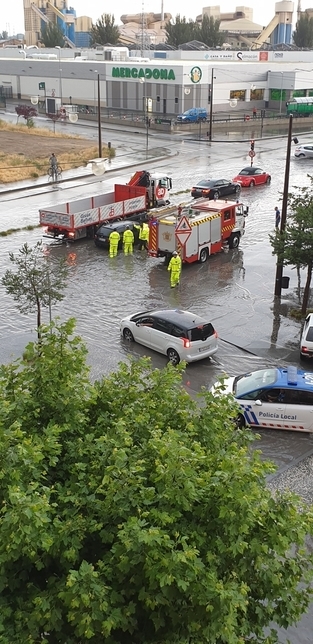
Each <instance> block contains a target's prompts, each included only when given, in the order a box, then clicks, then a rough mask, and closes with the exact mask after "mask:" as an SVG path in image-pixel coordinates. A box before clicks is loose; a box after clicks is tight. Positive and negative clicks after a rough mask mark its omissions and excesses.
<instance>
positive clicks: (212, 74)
mask: <svg viewBox="0 0 313 644" xmlns="http://www.w3.org/2000/svg"><path fill="white" fill-rule="evenodd" d="M213 84H214V69H213V67H212V72H211V86H210V121H209V141H212V136H213V95H214V94H213Z"/></svg>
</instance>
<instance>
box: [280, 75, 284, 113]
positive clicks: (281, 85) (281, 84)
mask: <svg viewBox="0 0 313 644" xmlns="http://www.w3.org/2000/svg"><path fill="white" fill-rule="evenodd" d="M279 73H280V75H281V81H280V97H279V115H281V108H282V100H283V80H284V76H283V72H279Z"/></svg>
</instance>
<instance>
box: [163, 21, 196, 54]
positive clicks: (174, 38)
mask: <svg viewBox="0 0 313 644" xmlns="http://www.w3.org/2000/svg"><path fill="white" fill-rule="evenodd" d="M195 29H196V25H195V23H194V22H193V21H192V20H189V21H188V22H187V20H186V18H185V17H183V18H181V17H180V15H179V14H178V15H177V16H176V18H175V22H174V23H172V22H170V21H169V22H167V23H166V24H165V27H164V30H165V32H166V43H167V44H168V45H171V46H172V47H176V49H177V48H178V47H179V45H182V44H183V43H185V42H189V41H190V40H194V38H195Z"/></svg>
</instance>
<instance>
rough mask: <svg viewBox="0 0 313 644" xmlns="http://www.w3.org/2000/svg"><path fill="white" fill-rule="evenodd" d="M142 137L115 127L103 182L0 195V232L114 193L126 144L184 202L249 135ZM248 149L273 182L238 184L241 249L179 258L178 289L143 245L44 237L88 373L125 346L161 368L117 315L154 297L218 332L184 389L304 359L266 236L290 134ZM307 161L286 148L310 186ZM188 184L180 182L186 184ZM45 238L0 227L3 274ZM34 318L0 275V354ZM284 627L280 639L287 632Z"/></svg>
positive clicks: (300, 450)
mask: <svg viewBox="0 0 313 644" xmlns="http://www.w3.org/2000/svg"><path fill="white" fill-rule="evenodd" d="M111 138H112V137H111ZM304 141H305V137H303V142H304ZM301 142H302V139H301ZM142 143H143V139H142V138H140V139H138V137H137V135H135V134H130V135H129V136H128V137H127V141H126V139H125V140H123V139H122V138H121V137H120V143H119V144H118V148H117V159H116V160H114V161H113V162H112V166H111V167H112V168H114V169H112V171H110V173H109V174H106V175H104V177H103V179H102V180H101V181H98V180H95V177H92V176H91V177H89V178H88V179H87V180H85V181H82V180H79V179H78V178H77V179H75V181H73V182H72V184H60V186H58V188H57V189H54V188H53V187H52V186H51V187H50V186H49V187H43V186H37V187H36V189H35V190H32V191H31V192H26V191H25V192H21V193H15V194H11V195H9V194H7V195H3V197H1V218H0V230H2V231H4V230H7V229H9V228H18V227H25V226H28V225H35V224H37V223H38V210H39V208H45V207H46V208H48V207H53V206H56V205H57V204H58V203H62V202H65V201H68V200H71V199H78V198H81V197H83V196H84V195H91V194H94V195H96V194H99V193H101V192H105V191H110V190H111V189H112V186H113V184H114V183H126V182H127V181H128V180H129V179H130V177H131V175H132V174H133V173H134V171H135V169H136V167H135V166H133V167H132V168H124V169H122V168H121V167H120V164H121V161H120V160H119V159H120V158H121V157H122V153H123V154H124V153H125V154H126V152H125V150H126V146H127V150H128V153H127V154H128V155H129V162H130V163H132V164H134V163H135V162H136V160H138V168H139V169H148V170H150V171H152V170H158V171H162V172H163V173H164V174H167V175H169V176H171V177H172V179H173V201H174V202H175V203H180V202H182V201H187V200H189V194H190V192H189V191H190V189H191V188H192V186H193V185H195V184H196V183H197V181H198V180H200V179H203V178H208V177H213V178H215V177H221V178H230V179H231V178H232V177H234V176H235V175H236V174H237V173H238V172H239V171H240V170H241V168H243V167H244V166H246V165H249V163H250V162H249V161H248V157H247V156H246V155H247V152H248V149H249V144H247V143H238V142H230V143H227V144H226V143H225V144H224V143H213V144H212V145H210V144H206V143H197V142H191V141H187V140H185V141H184V140H182V139H180V138H172V140H171V141H168V142H167V143H166V142H164V141H158V139H157V137H154V136H151V137H150V153H151V154H152V151H153V149H154V148H155V149H156V148H157V147H158V146H162V152H163V154H164V153H166V154H168V155H169V156H168V158H166V159H162V160H156V161H154V162H153V163H151V162H149V160H148V161H146V160H145V159H144V155H143V154H141V156H140V151H139V147H140V146H141V145H142ZM119 146H120V147H119ZM129 150H132V154H130V152H129ZM255 150H256V154H257V156H256V158H255V162H254V165H257V166H260V167H262V168H263V169H264V170H266V171H268V172H270V173H271V175H272V183H271V185H270V186H264V187H259V188H248V189H243V190H242V192H241V199H242V201H243V202H244V204H246V205H248V206H249V209H250V210H249V216H248V218H247V220H246V233H245V236H244V238H243V240H242V242H241V244H240V246H239V248H238V249H235V250H232V251H229V252H223V253H219V254H217V255H215V256H212V257H211V258H209V260H208V261H207V262H206V263H205V264H201V265H200V264H191V265H187V266H184V268H183V273H182V280H181V285H180V288H179V290H174V291H173V290H171V289H170V284H169V277H168V272H167V270H166V268H165V266H164V263H163V261H162V260H160V259H154V258H148V257H147V256H146V253H145V252H140V251H137V250H136V251H135V253H134V255H133V256H124V255H123V254H122V253H120V254H119V255H118V256H117V257H115V258H109V256H108V254H107V252H106V251H103V250H102V249H99V248H96V246H95V245H94V243H93V241H91V240H88V241H81V242H77V243H76V244H73V245H68V246H65V245H64V246H58V247H54V246H49V242H47V247H46V253H47V258H48V259H49V260H51V261H53V260H54V259H55V258H59V257H66V258H67V262H68V264H69V266H70V275H69V280H68V286H67V289H66V297H65V299H64V300H63V302H61V303H60V304H58V305H57V306H54V307H53V311H52V313H53V316H56V315H59V316H60V317H61V319H66V318H68V317H70V316H73V317H75V318H76V320H77V332H78V333H79V334H80V335H81V336H82V338H83V339H84V340H85V342H86V344H87V346H88V350H89V356H88V362H89V364H90V366H91V373H92V377H93V378H97V377H100V376H102V375H103V374H106V373H109V372H110V371H112V370H113V369H115V368H116V367H117V365H118V363H119V362H120V361H123V360H127V357H128V356H129V355H132V356H134V357H136V358H137V357H140V356H143V355H147V354H148V355H151V358H152V362H153V365H154V366H155V367H159V368H162V367H163V366H164V365H165V364H166V358H165V357H163V356H161V355H159V354H154V353H153V352H150V351H148V350H147V349H145V348H144V347H141V346H140V345H129V344H128V343H125V342H124V341H123V340H121V339H120V335H119V322H120V319H121V318H122V317H123V316H125V315H128V314H130V313H135V312H136V311H140V310H144V309H149V308H157V307H162V308H168V307H169V308H182V309H189V310H191V311H193V312H195V313H199V314H201V315H206V316H207V317H208V318H209V319H210V321H211V322H212V323H213V324H214V326H215V328H216V330H217V332H218V335H219V339H220V340H219V351H218V352H217V354H216V355H215V356H214V358H213V359H212V360H209V359H207V360H203V361H202V362H199V363H195V364H192V365H189V366H188V367H187V369H186V372H185V374H184V385H185V387H186V388H187V390H188V391H190V393H191V395H195V394H196V393H197V392H199V390H200V389H201V387H210V386H211V385H212V384H213V382H214V381H215V380H216V378H217V377H218V376H220V375H221V374H222V373H223V372H227V373H228V374H230V375H235V374H237V373H240V372H244V371H247V370H250V369H255V368H259V367H261V366H264V365H266V364H273V363H279V364H294V365H299V350H298V345H299V338H300V330H301V324H300V323H298V322H295V321H292V320H290V319H289V318H288V317H287V312H288V310H289V309H290V307H291V308H292V307H298V306H299V302H298V298H297V292H296V287H297V276H296V272H295V271H294V270H290V269H289V268H286V269H285V270H284V274H285V275H288V276H290V288H289V290H287V291H283V293H282V305H281V306H280V307H278V308H275V307H274V306H273V291H274V280H275V258H274V257H273V256H272V253H271V246H270V244H269V240H268V234H269V233H270V232H271V231H273V229H274V219H275V214H274V207H275V206H276V205H278V206H281V193H282V190H283V177H284V167H285V154H286V141H282V140H279V139H276V140H266V141H265V140H263V141H261V142H256V145H255ZM170 155H171V156H170ZM124 163H125V160H124ZM114 164H116V165H115V166H114ZM312 171H313V159H312V160H309V159H305V160H297V159H294V158H292V159H291V167H290V189H292V187H293V186H302V185H306V184H307V174H310V173H312ZM185 190H187V192H182V191H185ZM175 193H180V194H179V195H178V194H175ZM41 238H42V231H41V229H35V230H33V231H25V230H23V231H19V232H16V233H14V234H12V235H8V236H7V237H1V241H0V245H1V254H0V274H1V275H3V273H4V272H5V270H6V269H7V268H8V267H9V265H10V262H9V258H8V255H9V252H14V253H16V252H17V251H18V249H19V248H20V247H21V246H22V244H23V243H25V242H27V243H28V244H30V245H33V244H34V243H35V242H36V241H37V240H39V239H41ZM302 282H303V278H302ZM44 319H45V321H48V311H45V312H44ZM34 327H35V314H33V315H28V316H22V315H21V314H19V313H18V311H17V309H16V307H15V305H14V302H13V299H12V298H11V297H9V296H8V295H7V294H6V293H5V291H4V288H3V287H2V285H0V351H1V362H7V361H9V360H10V359H12V357H14V356H17V355H20V353H21V351H22V350H23V347H24V346H25V344H26V343H27V341H29V339H32V338H33V339H35V337H36V334H35V332H34ZM308 368H309V369H310V365H309V367H308ZM311 369H312V367H311ZM257 447H259V448H261V449H262V451H263V454H264V457H265V458H271V459H273V460H274V461H275V462H276V463H277V465H278V466H279V467H280V468H284V467H286V466H287V465H288V464H290V463H291V462H293V461H295V460H297V459H298V458H299V457H301V456H302V455H304V454H306V453H307V452H309V451H310V450H311V449H313V439H312V438H311V437H310V436H309V435H306V434H296V433H292V432H277V431H272V432H271V431H266V430H264V431H262V432H261V440H260V441H259V442H258V445H257ZM312 626H313V611H312V614H311V617H305V618H304V619H303V620H302V622H301V626H298V627H297V629H289V631H288V636H289V638H291V641H292V642H293V644H305V643H308V642H312V636H311V633H312ZM309 636H310V639H308V637H309ZM281 637H282V638H283V639H282V641H286V639H284V637H285V636H284V635H283V633H281Z"/></svg>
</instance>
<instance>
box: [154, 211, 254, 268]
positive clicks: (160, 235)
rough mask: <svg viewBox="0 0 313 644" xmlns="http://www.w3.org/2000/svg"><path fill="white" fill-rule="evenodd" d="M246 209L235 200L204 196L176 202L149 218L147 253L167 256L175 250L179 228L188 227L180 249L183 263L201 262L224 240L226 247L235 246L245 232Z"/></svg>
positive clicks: (216, 250) (185, 229)
mask: <svg viewBox="0 0 313 644" xmlns="http://www.w3.org/2000/svg"><path fill="white" fill-rule="evenodd" d="M248 210H249V209H248V207H247V206H244V204H243V203H241V202H239V201H236V202H235V201H222V200H218V201H214V202H212V201H208V200H207V199H197V201H196V202H195V201H193V202H192V203H190V204H187V205H185V206H183V207H181V206H180V207H178V210H177V212H173V213H171V214H168V215H163V216H162V215H160V216H159V217H157V218H153V219H151V221H150V240H149V254H150V255H151V256H152V257H165V258H169V257H171V256H172V253H173V251H174V250H177V247H176V246H177V241H180V237H179V233H178V235H177V231H181V232H182V234H183V235H184V232H183V231H188V232H189V231H190V234H189V235H188V238H187V235H185V237H186V239H185V243H184V244H183V246H182V250H181V254H182V260H183V262H185V263H192V262H205V261H206V260H207V259H208V257H209V256H210V255H214V254H215V253H218V252H219V251H221V250H222V249H223V247H224V246H225V245H226V244H227V246H228V247H229V248H237V246H238V245H239V242H240V239H241V237H242V236H243V235H244V232H245V218H246V216H247V215H248ZM180 222H182V225H181V226H180ZM184 222H186V223H187V228H186V225H184ZM177 238H178V239H177Z"/></svg>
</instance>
